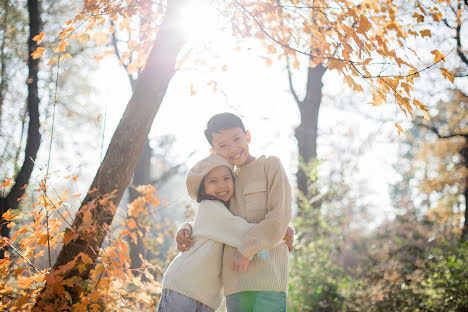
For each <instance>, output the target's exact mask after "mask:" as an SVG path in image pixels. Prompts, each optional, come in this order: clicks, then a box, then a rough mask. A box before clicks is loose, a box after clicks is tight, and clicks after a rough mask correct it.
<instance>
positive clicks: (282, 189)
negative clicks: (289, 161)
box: [238, 157, 292, 260]
mask: <svg viewBox="0 0 468 312" xmlns="http://www.w3.org/2000/svg"><path fill="white" fill-rule="evenodd" d="M265 174H266V178H267V194H268V195H267V200H266V205H267V207H266V208H267V210H268V213H267V214H266V216H265V219H264V220H262V221H260V222H259V223H258V224H256V225H255V227H253V228H252V230H250V231H249V233H247V235H246V236H245V238H244V240H243V242H242V244H241V246H240V247H239V248H238V251H239V252H240V253H242V254H243V255H244V256H245V257H247V258H248V259H249V260H251V259H252V257H253V256H254V255H255V254H256V253H257V252H259V251H260V250H269V249H272V248H273V247H275V246H276V245H277V244H278V243H279V242H281V240H282V239H283V237H284V235H285V233H286V229H287V228H288V225H289V223H290V222H291V219H292V194H291V193H292V192H291V186H290V185H289V181H288V177H287V175H286V172H285V171H284V169H283V166H282V165H281V161H280V160H279V159H278V158H277V157H269V158H268V159H267V163H266V164H265Z"/></svg>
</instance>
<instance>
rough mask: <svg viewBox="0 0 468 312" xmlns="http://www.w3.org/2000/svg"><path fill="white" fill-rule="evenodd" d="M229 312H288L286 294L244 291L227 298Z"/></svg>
mask: <svg viewBox="0 0 468 312" xmlns="http://www.w3.org/2000/svg"><path fill="white" fill-rule="evenodd" d="M226 307H227V310H228V312H286V293H284V292H276V291H243V292H239V293H235V294H232V295H229V296H227V297H226Z"/></svg>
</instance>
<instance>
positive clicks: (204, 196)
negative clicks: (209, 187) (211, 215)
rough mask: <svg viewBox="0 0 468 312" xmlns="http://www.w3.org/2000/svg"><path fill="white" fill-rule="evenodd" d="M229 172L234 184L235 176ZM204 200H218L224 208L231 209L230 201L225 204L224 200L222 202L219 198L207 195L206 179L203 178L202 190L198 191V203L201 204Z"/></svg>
mask: <svg viewBox="0 0 468 312" xmlns="http://www.w3.org/2000/svg"><path fill="white" fill-rule="evenodd" d="M229 171H230V172H231V177H232V182H233V183H234V175H233V174H232V171H231V170H229ZM202 200H217V201H220V202H222V203H223V204H224V206H226V208H229V201H227V202H225V201H224V200H221V199H219V198H217V197H214V196H211V195H208V194H206V193H205V178H203V180H202V181H201V183H200V188H199V189H198V194H197V203H200V202H201V201H202Z"/></svg>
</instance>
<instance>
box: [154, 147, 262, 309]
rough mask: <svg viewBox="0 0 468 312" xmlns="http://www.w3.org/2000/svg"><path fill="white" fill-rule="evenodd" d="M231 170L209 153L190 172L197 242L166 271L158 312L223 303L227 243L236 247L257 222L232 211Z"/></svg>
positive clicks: (208, 307)
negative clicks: (224, 256)
mask: <svg viewBox="0 0 468 312" xmlns="http://www.w3.org/2000/svg"><path fill="white" fill-rule="evenodd" d="M232 169H233V168H232V165H231V164H230V163H229V162H228V161H227V160H225V159H224V158H223V157H221V156H218V155H216V154H211V155H210V156H208V157H207V158H205V159H203V160H201V161H199V162H198V163H197V164H196V165H195V166H194V167H193V168H192V169H190V171H189V172H188V173H187V180H186V184H187V190H188V193H189V196H190V197H191V198H192V199H195V200H196V201H197V202H198V203H199V205H198V210H197V214H196V216H195V221H194V223H193V229H192V237H191V238H192V240H193V241H194V245H193V247H192V248H191V249H190V250H189V251H186V252H184V253H181V254H179V255H178V256H177V257H175V258H174V260H173V261H172V262H171V264H170V265H169V267H168V269H167V271H166V273H165V274H164V278H163V283H162V287H163V290H162V294H161V300H160V301H159V305H158V311H159V312H192V311H193V312H205V311H213V312H214V311H215V310H216V309H218V308H219V306H220V305H221V302H222V298H223V295H222V281H221V271H222V263H223V244H228V245H231V246H234V247H236V248H238V247H239V246H240V244H241V243H242V239H243V236H244V235H245V234H246V233H247V232H248V231H249V230H250V229H251V228H252V227H253V226H254V224H250V223H247V221H245V220H244V219H242V218H241V217H236V216H234V215H232V214H231V212H229V210H228V207H229V200H230V199H231V197H232V196H233V194H234V183H233V175H232Z"/></svg>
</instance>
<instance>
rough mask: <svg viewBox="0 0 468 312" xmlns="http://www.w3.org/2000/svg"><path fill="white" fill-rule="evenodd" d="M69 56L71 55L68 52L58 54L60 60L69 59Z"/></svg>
mask: <svg viewBox="0 0 468 312" xmlns="http://www.w3.org/2000/svg"><path fill="white" fill-rule="evenodd" d="M71 58H72V56H71V54H70V53H65V54H63V55H61V56H60V61H65V60H69V59H71Z"/></svg>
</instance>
